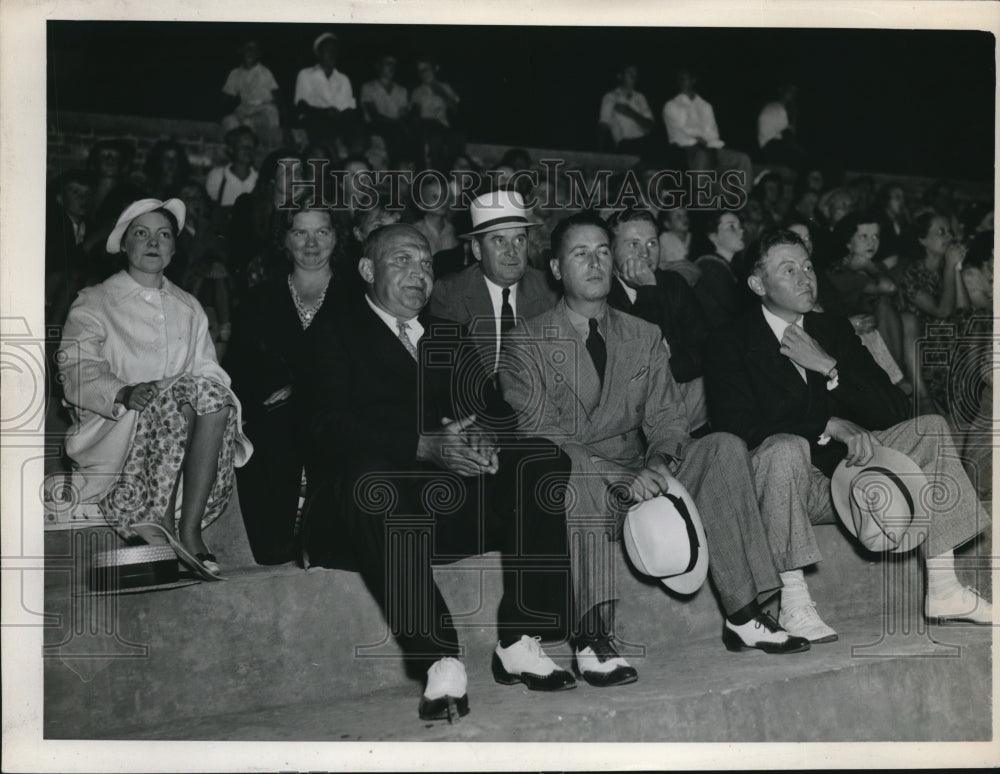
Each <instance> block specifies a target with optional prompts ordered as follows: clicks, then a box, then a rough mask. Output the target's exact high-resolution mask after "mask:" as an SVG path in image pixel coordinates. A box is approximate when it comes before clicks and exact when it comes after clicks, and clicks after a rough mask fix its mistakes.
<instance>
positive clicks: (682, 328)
mask: <svg viewBox="0 0 1000 774" xmlns="http://www.w3.org/2000/svg"><path fill="white" fill-rule="evenodd" d="M608 305H609V306H611V307H613V308H615V309H618V310H620V311H622V312H628V313H629V314H632V315H635V316H636V317H639V318H641V319H643V320H645V321H646V322H651V323H653V324H654V325H657V326H659V328H660V331H661V332H662V333H663V338H665V339H666V340H667V344H668V345H669V346H670V371H671V373H672V374H673V375H674V379H675V380H677V381H678V382H682V383H683V382H690V381H691V380H692V379H697V378H698V377H699V376H701V374H702V349H703V348H704V346H705V338H706V337H707V336H708V330H707V328H706V327H705V317H704V315H703V314H702V311H701V307H700V306H699V305H698V299H697V298H695V295H694V292H693V291H692V290H691V288H690V287H689V286H688V284H687V282H686V281H685V280H684V278H683V277H681V276H680V275H679V274H677V273H675V272H668V271H657V272H656V285H655V286H654V285H646V286H644V287H641V288H639V289H638V290H637V292H636V297H635V302H634V303H633V302H631V301H629V299H628V294H627V293H626V292H625V288H623V287H622V283H621V282H620V281H619V280H618V279H617V278H616V279H614V280H612V282H611V292H610V293H609V294H608Z"/></svg>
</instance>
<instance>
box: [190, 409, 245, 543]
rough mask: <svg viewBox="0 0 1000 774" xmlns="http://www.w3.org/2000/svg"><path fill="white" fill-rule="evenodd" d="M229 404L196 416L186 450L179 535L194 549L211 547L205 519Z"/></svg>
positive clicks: (227, 417) (227, 419) (227, 418)
mask: <svg viewBox="0 0 1000 774" xmlns="http://www.w3.org/2000/svg"><path fill="white" fill-rule="evenodd" d="M231 410H232V409H231V408H229V407H228V406H227V407H226V408H223V409H220V410H219V411H216V412H214V413H212V414H200V415H198V416H195V418H194V424H193V426H192V427H191V432H190V433H189V434H188V442H187V449H185V452H184V497H183V499H182V500H181V520H180V523H179V524H178V528H177V531H178V536H177V537H178V539H179V540H180V541H181V544H182V545H183V546H184V547H185V548H186V549H187V550H188V551H190V552H191V553H194V554H198V553H204V552H205V551H207V549H206V547H205V543H204V542H203V541H202V539H201V520H202V518H203V517H204V515H205V506H206V505H207V504H208V496H209V494H210V493H211V491H212V486H213V485H214V484H215V477H216V470H217V468H218V466H219V452H220V451H221V450H222V439H223V435H224V433H225V431H226V423H227V422H228V421H229V412H230V411H231Z"/></svg>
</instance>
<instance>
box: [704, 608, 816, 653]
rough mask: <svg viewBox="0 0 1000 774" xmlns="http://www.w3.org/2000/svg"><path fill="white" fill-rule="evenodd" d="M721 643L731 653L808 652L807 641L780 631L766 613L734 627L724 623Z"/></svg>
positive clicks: (775, 622)
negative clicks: (752, 651)
mask: <svg viewBox="0 0 1000 774" xmlns="http://www.w3.org/2000/svg"><path fill="white" fill-rule="evenodd" d="M722 642H723V644H725V646H726V650H730V651H733V652H737V651H741V650H749V649H756V650H762V651H764V652H765V653H801V652H802V651H805V650H809V640H807V639H805V638H803V637H793V636H792V635H791V634H789V633H788V632H786V631H785V630H784V629H782V628H781V627H780V626H779V625H778V622H777V621H775V620H774V617H773V616H771V615H770V614H768V613H761V614H760V615H759V616H757V617H756V618H754V619H753V620H751V621H748V622H747V623H745V624H742V625H740V626H736V625H735V624H731V623H729V621H726V622H725V624H724V625H723V627H722Z"/></svg>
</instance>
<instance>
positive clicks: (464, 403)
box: [293, 298, 511, 484]
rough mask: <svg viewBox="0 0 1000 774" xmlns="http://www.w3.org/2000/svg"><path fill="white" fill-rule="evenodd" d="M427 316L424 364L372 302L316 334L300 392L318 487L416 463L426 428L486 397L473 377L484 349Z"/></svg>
mask: <svg viewBox="0 0 1000 774" xmlns="http://www.w3.org/2000/svg"><path fill="white" fill-rule="evenodd" d="M419 319H420V322H421V324H422V325H423V326H424V329H425V331H424V336H423V337H422V338H421V340H420V347H419V351H420V356H421V358H422V360H421V362H422V363H423V365H422V366H420V367H418V365H417V363H416V362H415V361H414V360H413V358H412V357H411V356H410V354H409V353H408V352H407V351H406V349H405V347H404V346H403V345H402V344H401V343H400V342H399V340H398V339H397V338H396V336H395V335H393V333H392V331H390V330H389V327H388V326H387V325H386V324H385V323H384V322H383V321H382V320H380V319H379V318H378V316H377V315H376V314H375V313H374V312H373V311H372V310H371V308H370V307H369V306H368V303H367V302H366V301H365V299H364V298H361V299H357V300H355V301H353V302H348V303H345V305H344V306H343V307H342V308H341V309H338V310H337V311H336V312H335V313H334V314H331V315H321V316H320V317H318V318H317V319H316V321H315V322H314V323H313V324H312V325H311V326H310V327H309V329H308V330H307V331H306V338H305V341H304V346H303V352H302V357H301V358H300V359H299V363H298V365H297V368H296V373H295V381H294V388H293V389H294V392H293V396H294V400H295V402H296V409H297V412H298V415H299V422H300V423H301V425H302V427H303V428H304V431H305V433H306V434H307V436H308V437H309V439H310V444H311V450H310V453H309V456H310V459H311V462H312V464H309V463H307V466H308V467H307V469H308V470H310V471H311V472H312V475H311V476H310V484H312V483H313V479H314V478H315V477H317V476H318V477H319V478H321V479H322V478H329V477H338V476H340V475H342V474H350V473H353V474H359V473H363V472H365V471H368V470H374V469H377V468H379V467H384V468H385V469H388V470H410V469H413V468H414V467H415V466H416V465H417V462H416V453H417V441H418V438H419V436H420V434H421V432H422V431H424V430H427V431H430V430H432V429H437V428H440V427H441V418H442V417H451V418H453V419H457V418H459V417H463V416H467V415H468V414H470V413H474V407H475V406H477V402H478V401H480V400H481V397H482V396H481V394H473V392H472V390H473V389H481V387H482V384H483V383H484V382H485V381H486V380H485V378H477V377H475V376H474V375H472V374H473V372H474V370H475V369H476V368H477V367H478V356H477V353H476V352H475V349H474V348H473V347H470V346H468V344H467V343H466V342H465V340H464V339H463V336H462V334H461V326H459V325H458V324H456V323H454V322H451V321H447V320H440V319H437V318H434V317H432V316H431V315H429V314H426V312H425V313H424V314H422V315H421V316H420V318H419ZM470 359H471V360H470ZM470 368H471V369H473V370H472V371H470V370H469V369H470ZM456 374H462V376H463V378H461V379H459V378H456ZM491 411H492V412H493V414H494V415H499V414H501V413H502V412H501V410H500V408H498V407H495V406H493V407H491ZM475 413H478V412H475ZM506 413H507V414H508V415H510V414H511V412H510V410H509V407H508V409H507V412H506Z"/></svg>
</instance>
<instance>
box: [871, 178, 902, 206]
mask: <svg viewBox="0 0 1000 774" xmlns="http://www.w3.org/2000/svg"><path fill="white" fill-rule="evenodd" d="M897 188H898V189H899V190H900V191H902V192H903V193H904V195H905V194H906V189H905V188H903V184H902V183H886V184H885V185H883V186H882V187H881V188H879V189H878V193H877V194H875V203H876V204H877V205H878V208H879V211H882V210H884V209H885V208H886V207H888V206H889V195H890V194H891V193H892V192H893V191H895V190H896V189H897Z"/></svg>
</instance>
